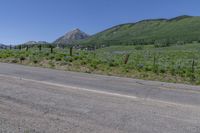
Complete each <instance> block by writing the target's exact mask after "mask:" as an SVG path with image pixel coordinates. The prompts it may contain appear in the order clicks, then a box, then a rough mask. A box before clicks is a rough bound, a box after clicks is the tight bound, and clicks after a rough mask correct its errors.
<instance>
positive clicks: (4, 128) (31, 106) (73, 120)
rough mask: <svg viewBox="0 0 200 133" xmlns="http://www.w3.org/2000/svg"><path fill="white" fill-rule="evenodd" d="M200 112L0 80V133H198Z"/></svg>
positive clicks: (38, 83) (61, 87) (31, 82)
mask: <svg viewBox="0 0 200 133" xmlns="http://www.w3.org/2000/svg"><path fill="white" fill-rule="evenodd" d="M199 125H200V108H199V107H198V106H185V105H184V106H182V105H180V106H179V105H177V104H167V103H161V102H159V101H158V102H156V101H151V100H150V101H147V100H143V99H141V98H134V97H133V98H132V97H126V96H124V95H118V94H111V93H107V92H104V91H103V92H102V91H100V92H99V91H97V92H96V91H94V90H92V91H91V90H87V89H86V90H85V89H84V88H77V87H75V88H73V87H70V86H65V85H59V84H54V83H48V82H43V81H35V80H28V79H22V78H16V77H8V76H2V75H1V76H0V127H1V130H0V132H2V133H23V132H25V133H64V132H66V133H125V132H126V133H133V132H134V133H147V132H148V133H160V132H162V133H199V131H200V126H199Z"/></svg>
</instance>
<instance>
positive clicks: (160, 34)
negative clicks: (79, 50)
mask: <svg viewBox="0 0 200 133" xmlns="http://www.w3.org/2000/svg"><path fill="white" fill-rule="evenodd" d="M163 40H165V41H166V42H167V43H176V42H178V41H184V42H191V41H194V40H200V17H198V16H196V17H194V16H188V15H182V16H178V17H174V18H171V19H165V18H159V19H146V20H142V21H138V22H135V23H126V24H120V25H117V26H114V27H111V28H109V29H106V30H104V31H102V32H99V33H97V34H95V35H93V36H91V37H89V38H87V39H84V40H81V41H79V42H78V44H79V45H102V44H103V45H139V44H154V43H155V42H157V41H163Z"/></svg>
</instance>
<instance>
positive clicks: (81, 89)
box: [0, 74, 199, 108]
mask: <svg viewBox="0 0 200 133" xmlns="http://www.w3.org/2000/svg"><path fill="white" fill-rule="evenodd" d="M0 77H7V78H15V79H20V80H24V81H29V82H35V83H40V84H46V85H52V86H57V87H62V88H70V89H73V90H80V91H87V92H91V93H97V94H104V95H110V96H116V97H122V98H129V99H142V100H144V101H151V102H157V103H163V104H168V105H174V106H182V107H195V108H199V107H198V106H195V105H186V104H179V103H173V102H166V101H161V100H154V99H151V98H139V97H136V96H130V95H125V94H119V93H112V92H106V91H99V90H93V89H86V88H83V87H75V86H69V85H63V84H57V83H50V82H47V81H38V80H34V79H25V78H21V77H17V76H9V75H4V74H0Z"/></svg>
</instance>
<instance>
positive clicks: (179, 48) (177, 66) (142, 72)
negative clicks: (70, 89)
mask: <svg viewBox="0 0 200 133" xmlns="http://www.w3.org/2000/svg"><path fill="white" fill-rule="evenodd" d="M0 61H1V62H6V63H17V64H23V65H29V66H36V67H45V68H52V69H59V70H66V71H77V72H86V73H95V74H104V75H114V76H122V77H130V78H139V79H147V80H158V81H165V82H174V83H186V84H196V85H199V84H200V44H199V43H198V42H195V43H191V44H184V45H173V46H169V47H155V45H135V46H110V47H105V48H101V49H97V50H95V51H87V50H75V49H73V55H72V56H70V51H69V49H68V48H65V49H61V48H54V49H53V51H51V49H50V48H41V50H40V49H39V48H38V47H33V48H29V49H28V50H27V49H26V48H24V49H21V50H19V49H12V50H9V49H7V50H0Z"/></svg>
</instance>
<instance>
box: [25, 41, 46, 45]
mask: <svg viewBox="0 0 200 133" xmlns="http://www.w3.org/2000/svg"><path fill="white" fill-rule="evenodd" d="M36 44H49V43H48V42H46V41H28V42H25V43H24V45H36Z"/></svg>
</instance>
